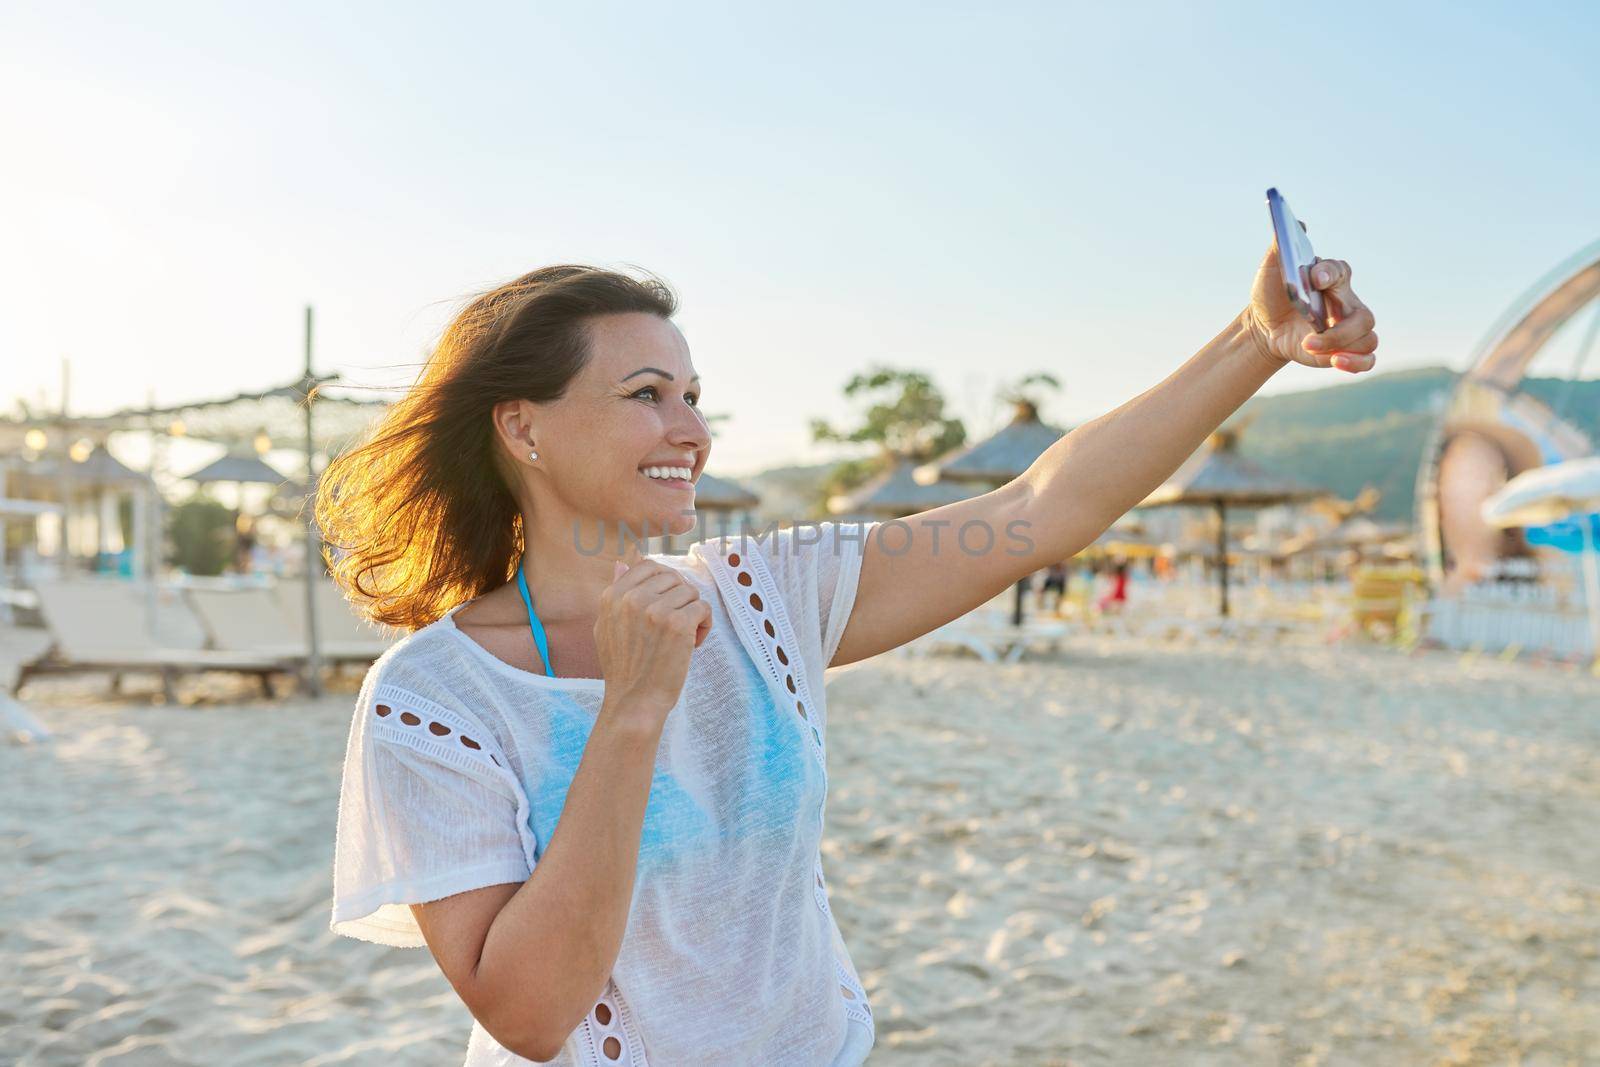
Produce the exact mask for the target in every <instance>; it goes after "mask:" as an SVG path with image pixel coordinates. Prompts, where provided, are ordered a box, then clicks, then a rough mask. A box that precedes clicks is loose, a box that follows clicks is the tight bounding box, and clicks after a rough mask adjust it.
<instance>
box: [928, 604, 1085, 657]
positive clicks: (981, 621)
mask: <svg viewBox="0 0 1600 1067" xmlns="http://www.w3.org/2000/svg"><path fill="white" fill-rule="evenodd" d="M1069 630H1070V627H1069V626H1068V625H1067V624H1066V623H1064V622H1060V621H1058V620H1055V619H1048V618H1047V619H1036V618H1025V619H1023V620H1022V625H1021V626H1013V625H1012V624H1011V621H1010V618H1009V616H1008V617H1006V618H1005V619H999V618H997V617H995V616H994V614H993V613H992V612H985V611H983V610H982V609H979V610H977V611H973V612H970V613H968V614H966V615H963V616H962V617H961V618H959V619H956V620H954V621H952V622H948V623H945V624H944V625H943V626H941V627H939V628H938V629H936V630H932V631H929V632H928V633H926V634H923V635H922V636H921V637H919V638H916V639H915V640H913V641H910V642H907V643H906V644H904V645H902V646H901V651H902V652H903V653H904V654H905V655H907V656H911V657H916V656H925V655H929V654H930V653H932V652H934V651H936V650H938V649H939V648H964V649H966V650H967V651H969V652H971V653H973V654H974V655H976V656H977V657H978V658H979V659H981V660H983V662H985V663H1016V662H1017V661H1018V660H1020V659H1021V658H1022V657H1023V655H1024V654H1026V653H1027V652H1028V651H1029V650H1030V649H1033V648H1036V647H1038V646H1039V645H1041V644H1044V645H1047V646H1048V647H1049V648H1050V650H1051V651H1057V650H1058V649H1059V648H1060V643H1061V638H1063V637H1065V636H1067V634H1068V632H1069Z"/></svg>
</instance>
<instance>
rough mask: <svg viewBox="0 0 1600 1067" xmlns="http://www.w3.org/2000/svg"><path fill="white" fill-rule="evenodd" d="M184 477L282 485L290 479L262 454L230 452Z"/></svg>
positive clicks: (205, 480)
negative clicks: (272, 465)
mask: <svg viewBox="0 0 1600 1067" xmlns="http://www.w3.org/2000/svg"><path fill="white" fill-rule="evenodd" d="M184 478H185V479H187V480H188V481H191V482H199V483H202V484H204V483H207V482H234V483H237V484H240V485H243V484H247V483H248V484H260V485H281V484H283V483H284V482H286V481H288V479H287V478H285V477H284V476H283V474H281V473H280V472H278V471H276V470H274V469H273V468H272V467H271V466H270V465H268V463H267V462H266V461H265V460H263V459H262V458H261V457H260V456H247V455H244V454H242V453H238V452H234V453H229V454H228V455H226V456H223V457H221V458H220V459H216V460H213V461H212V462H210V463H207V464H206V465H205V466H204V467H201V468H200V469H199V470H197V471H195V472H194V473H193V474H186V475H184Z"/></svg>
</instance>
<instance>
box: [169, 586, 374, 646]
mask: <svg viewBox="0 0 1600 1067" xmlns="http://www.w3.org/2000/svg"><path fill="white" fill-rule="evenodd" d="M187 592H188V597H189V603H190V605H192V606H193V608H194V612H195V615H196V616H198V617H199V619H200V622H201V624H202V625H203V626H204V627H205V630H206V633H207V634H208V635H209V637H210V644H211V647H213V648H217V649H226V650H230V651H238V652H256V653H263V654H267V655H277V656H290V657H294V658H298V659H304V658H305V657H306V656H307V655H308V654H309V648H308V643H307V639H306V625H305V599H304V597H305V589H304V587H303V586H301V585H299V584H298V583H294V582H280V583H278V585H277V586H275V587H273V588H270V589H269V588H260V587H256V588H248V589H190V590H188V591H187ZM318 592H319V594H320V598H319V603H318V605H317V607H318V612H317V623H318V634H317V644H318V648H319V651H320V652H321V655H322V660H323V662H324V663H329V664H342V663H370V662H372V661H373V660H375V659H377V658H378V657H379V656H381V655H382V654H383V651H384V649H386V648H388V647H389V641H390V639H389V638H386V637H384V636H383V634H382V633H381V632H380V631H379V630H378V629H377V628H376V627H368V628H367V629H368V630H370V632H363V630H362V627H363V625H364V624H362V623H361V621H360V620H359V619H357V618H356V617H355V615H354V613H353V612H352V611H351V610H350V609H349V607H348V606H347V605H346V604H345V602H344V600H343V598H341V597H339V596H338V591H337V590H336V589H334V588H333V587H332V586H331V585H329V586H327V587H326V589H322V590H319V591H318ZM329 592H332V593H333V596H331V597H330V596H329V595H328V594H329Z"/></svg>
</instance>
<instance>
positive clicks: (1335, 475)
mask: <svg viewBox="0 0 1600 1067" xmlns="http://www.w3.org/2000/svg"><path fill="white" fill-rule="evenodd" d="M1457 377H1458V375H1457V373H1456V372H1455V371H1452V370H1450V369H1448V368H1446V367H1424V368H1420V369H1417V370H1404V371H1395V372H1393V373H1390V374H1380V375H1376V376H1374V377H1372V378H1369V379H1365V380H1358V381H1354V382H1349V383H1346V384H1341V385H1339V386H1336V387H1326V388H1322V389H1313V390H1308V391H1306V392H1303V393H1285V394H1282V395H1279V396H1258V397H1253V398H1251V399H1250V400H1248V401H1246V402H1245V404H1244V406H1243V407H1242V408H1241V409H1240V410H1239V412H1238V413H1236V414H1235V416H1234V419H1239V418H1245V417H1253V418H1252V421H1251V422H1250V424H1249V426H1248V427H1247V429H1246V430H1245V432H1244V434H1243V435H1242V436H1241V437H1240V440H1239V451H1240V452H1241V453H1242V454H1243V455H1246V456H1249V457H1250V458H1252V459H1254V460H1256V461H1257V462H1259V463H1261V464H1263V465H1264V466H1270V467H1272V468H1274V469H1277V470H1281V471H1283V472H1284V473H1285V474H1291V475H1294V476H1295V477H1297V478H1300V479H1302V480H1304V481H1307V482H1310V483H1311V484H1313V485H1322V486H1326V487H1327V488H1329V489H1331V490H1333V491H1334V492H1335V493H1337V494H1338V495H1339V496H1341V497H1343V498H1344V499H1346V500H1349V499H1352V498H1354V497H1355V495H1356V494H1357V493H1359V492H1360V491H1361V489H1362V487H1363V486H1366V485H1374V486H1377V488H1378V490H1379V491H1380V492H1381V493H1382V494H1383V499H1382V500H1381V501H1380V502H1379V504H1378V507H1377V510H1376V511H1375V512H1374V513H1373V517H1374V518H1377V519H1380V520H1403V521H1408V522H1409V521H1411V519H1412V518H1413V516H1414V515H1415V506H1414V504H1415V494H1416V481H1417V468H1418V467H1419V466H1420V464H1421V462H1422V450H1423V448H1424V447H1425V446H1426V444H1427V440H1428V434H1429V432H1430V431H1431V430H1432V429H1433V424H1434V421H1435V419H1436V418H1437V417H1438V412H1439V411H1440V410H1441V409H1442V408H1443V406H1444V404H1445V403H1446V401H1447V400H1448V399H1449V396H1450V391H1451V390H1452V389H1453V388H1454V386H1455V381H1456V378H1457ZM1522 389H1523V391H1524V392H1526V393H1528V394H1529V395H1531V396H1533V397H1534V398H1535V399H1537V400H1539V401H1542V402H1543V403H1545V404H1548V405H1550V406H1551V407H1552V408H1557V409H1560V410H1562V411H1563V412H1564V417H1565V418H1566V420H1567V421H1568V422H1570V423H1572V424H1573V425H1574V426H1576V427H1577V428H1578V429H1580V430H1582V431H1583V432H1584V433H1585V434H1587V435H1588V437H1589V439H1590V440H1592V441H1596V442H1600V381H1593V380H1590V381H1568V380H1567V379H1564V378H1528V379H1525V380H1524V381H1523V382H1522ZM1230 421H1232V420H1230Z"/></svg>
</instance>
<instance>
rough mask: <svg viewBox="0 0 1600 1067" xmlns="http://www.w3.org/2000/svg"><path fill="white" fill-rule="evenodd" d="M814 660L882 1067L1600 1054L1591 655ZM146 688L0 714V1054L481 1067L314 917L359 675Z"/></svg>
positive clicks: (1109, 645) (85, 694)
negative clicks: (269, 686)
mask: <svg viewBox="0 0 1600 1067" xmlns="http://www.w3.org/2000/svg"><path fill="white" fill-rule="evenodd" d="M829 685H830V703H831V707H832V715H833V721H832V728H831V745H830V755H829V758H830V769H831V775H832V782H831V792H830V797H829V805H828V823H827V840H826V845H825V856H824V861H825V863H826V865H827V870H828V876H829V881H830V885H831V886H832V887H833V902H834V907H835V910H836V912H837V914H838V916H839V921H840V926H841V928H842V930H843V932H844V934H845V937H846V939H847V940H848V942H849V944H850V946H851V949H852V952H853V954H854V957H855V961H856V963H857V965H858V967H859V969H860V971H861V975H862V978H863V980H864V982H865V984H866V987H867V990H868V992H869V994H870V995H871V997H872V999H873V1004H874V1009H875V1014H876V1016H877V1020H878V1041H877V1049H876V1050H875V1052H874V1054H873V1056H872V1058H871V1061H870V1062H872V1063H874V1064H885V1065H892V1064H905V1065H911V1064H917V1065H932V1064H950V1065H955V1064H970V1063H983V1064H1053V1065H1069V1064H1070V1065H1092V1064H1200V1065H1221V1064H1295V1065H1307V1067H1309V1065H1323V1064H1330V1065H1331V1064H1439V1065H1443V1064H1450V1065H1465V1064H1497V1065H1503V1064H1520V1065H1534V1064H1541V1065H1542V1064H1559V1065H1569V1064H1570V1065H1576V1064H1589V1063H1596V1062H1600V1007H1597V1005H1600V857H1597V855H1596V850H1595V848H1594V844H1593V843H1594V840H1595V829H1594V828H1595V826H1596V825H1600V682H1597V681H1596V680H1595V679H1593V678H1590V677H1588V676H1587V675H1584V674H1582V673H1580V672H1574V671H1570V670H1565V669H1561V668H1554V667H1536V666H1532V665H1528V664H1520V663H1501V662H1497V661H1494V660H1479V661H1477V662H1475V663H1472V664H1471V665H1469V666H1465V667H1464V666H1462V664H1461V662H1460V657H1459V656H1456V655H1452V654H1448V653H1442V652H1428V651H1422V652H1418V653H1417V654H1415V655H1412V656H1404V655H1400V654H1398V653H1395V652H1392V651H1388V650H1384V649H1379V648H1368V647H1362V646H1329V645H1326V644H1323V643H1321V642H1311V641H1308V642H1305V643H1302V644H1289V645H1283V646H1281V647H1264V646H1262V645H1260V644H1255V645H1248V644H1241V643H1220V642H1212V643H1201V644H1198V645H1169V644H1162V643H1155V642H1149V641H1143V640H1139V639H1131V638H1125V637H1118V638H1112V637H1095V636H1084V637H1078V638H1074V639H1071V640H1069V641H1067V642H1065V643H1064V644H1063V645H1062V647H1061V650H1060V652H1059V653H1058V654H1055V655H1053V656H1050V657H1048V658H1042V657H1041V658H1033V659H1030V660H1028V661H1025V662H1023V663H1020V664H1014V665H1002V666H988V665H984V664H982V663H979V662H978V661H976V660H974V659H970V658H964V657H958V656H940V657H934V658H927V659H909V658H902V657H899V656H887V657H880V658H879V659H877V660H874V661H869V662H867V663H864V664H859V665H855V666H853V667H850V668H847V669H845V670H842V671H835V672H833V675H832V677H831V679H830V683H829ZM141 686H148V688H141ZM128 689H129V692H130V693H131V696H129V697H128V698H126V699H123V700H120V701H113V700H111V699H110V698H108V697H107V696H106V695H105V686H104V683H103V681H101V680H96V679H83V680H63V681H56V682H51V683H49V684H48V685H46V684H39V685H37V686H34V687H32V688H31V689H30V690H29V691H28V692H27V693H26V694H25V695H26V697H27V702H28V705H29V707H30V708H31V709H32V710H33V711H34V713H35V714H36V715H37V717H38V718H39V719H40V720H41V721H42V722H43V723H45V725H47V726H48V727H49V728H50V729H51V730H53V731H55V733H56V737H55V739H54V740H52V741H49V742H46V743H43V744H36V745H32V746H13V745H0V885H3V886H4V887H5V888H4V891H3V892H4V898H3V899H4V903H3V905H0V1033H3V1034H4V1035H5V1036H4V1037H3V1038H0V1043H3V1044H4V1046H5V1051H4V1055H3V1056H0V1059H4V1060H5V1061H6V1062H8V1063H16V1064H19V1065H28V1067H43V1065H52V1067H53V1065H63V1067H65V1065H79V1064H91V1065H99V1064H117V1065H119V1067H133V1065H146V1064H150V1065H155V1064H161V1065H171V1064H208V1065H209V1064H216V1063H221V1062H226V1063H229V1064H233V1065H238V1067H246V1065H267V1064H307V1065H326V1064H383V1065H385V1067H399V1065H412V1064H415V1065H436V1064H451V1063H459V1062H460V1060H461V1058H462V1056H463V1054H464V1050H465V1043H466V1037H467V1031H468V1029H469V1026H470V1019H469V1017H468V1015H467V1012H466V1009H465V1008H464V1007H463V1006H462V1005H461V1004H460V1003H459V1002H458V1001H457V999H456V997H455V994H454V993H453V992H452V990H451V989H450V987H449V986H448V984H447V983H446V981H445V980H444V978H443V976H442V975H441V974H440V973H439V972H438V970H437V968H436V966H435V965H434V964H433V962H432V960H431V958H430V957H429V956H428V954H427V953H426V951H425V950H398V949H384V948H379V947H377V946H373V945H366V944H361V943H357V942H353V941H348V940H345V939H342V938H336V937H335V936H334V935H333V934H331V933H330V932H329V931H328V929H327V923H328V909H329V903H330V902H329V874H330V864H331V856H332V849H333V825H334V816H335V805H336V800H337V791H338V782H339V778H338V774H339V767H340V761H341V759H342V757H343V748H344V741H345V732H346V729H347V727H348V725H349V716H350V711H351V701H352V699H353V695H354V690H355V685H354V682H353V681H350V682H347V683H346V684H345V685H344V686H342V688H341V691H340V692H338V693H336V694H334V695H331V696H329V697H327V698H325V699H323V700H321V701H317V702H315V703H307V702H297V701H293V700H288V701H282V702H278V703H269V702H263V701H261V700H259V699H258V698H257V697H256V696H255V695H254V693H253V692H252V690H251V689H250V688H249V687H248V686H247V685H244V684H240V683H236V682H234V681H233V680H230V679H227V678H225V677H220V676H219V677H214V678H204V679H197V680H192V681H189V682H188V683H186V684H185V686H184V687H183V689H182V692H183V695H184V699H185V704H184V706H178V707H169V706H164V705H162V704H161V703H160V702H159V701H160V698H159V695H157V691H156V690H155V688H154V686H153V684H150V683H144V682H141V681H139V680H131V681H130V683H129V686H128ZM147 694H148V695H147ZM662 1067H670V1065H662Z"/></svg>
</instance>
